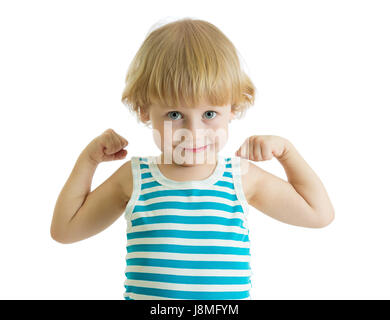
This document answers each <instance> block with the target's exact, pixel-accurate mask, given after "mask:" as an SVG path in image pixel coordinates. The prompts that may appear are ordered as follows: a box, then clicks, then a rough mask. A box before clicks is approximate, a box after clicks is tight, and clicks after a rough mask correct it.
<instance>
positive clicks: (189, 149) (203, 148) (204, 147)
mask: <svg viewBox="0 0 390 320" xmlns="http://www.w3.org/2000/svg"><path fill="white" fill-rule="evenodd" d="M208 146H209V144H208V145H205V146H203V147H199V148H183V149H184V150H186V151H190V152H201V151H203V150H206V149H207V147H208Z"/></svg>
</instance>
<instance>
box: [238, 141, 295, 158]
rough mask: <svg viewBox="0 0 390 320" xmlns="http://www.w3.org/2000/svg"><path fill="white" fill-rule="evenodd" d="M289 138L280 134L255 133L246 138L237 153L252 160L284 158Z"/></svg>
mask: <svg viewBox="0 0 390 320" xmlns="http://www.w3.org/2000/svg"><path fill="white" fill-rule="evenodd" d="M288 143H289V142H288V140H287V139H285V138H282V137H279V136H272V135H254V136H250V137H249V138H247V139H246V140H245V142H244V143H243V144H242V145H241V147H240V148H239V149H238V150H237V151H236V153H235V155H236V156H238V157H241V158H245V159H248V160H252V161H265V160H271V159H272V158H273V157H275V158H277V159H278V160H282V159H283V157H285V156H286V154H287V152H288Z"/></svg>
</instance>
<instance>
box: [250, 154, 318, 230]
mask: <svg viewBox="0 0 390 320" xmlns="http://www.w3.org/2000/svg"><path fill="white" fill-rule="evenodd" d="M246 161H247V160H246ZM248 162H249V164H248V166H249V167H248V177H246V179H247V181H249V183H250V186H251V188H250V191H249V197H248V203H249V204H250V205H251V206H253V207H255V208H256V209H258V210H260V211H261V212H263V213H265V214H267V215H268V216H270V217H272V218H274V219H277V220H279V221H282V222H285V223H288V224H291V225H296V226H302V227H312V228H313V227H318V226H320V221H319V219H318V217H317V215H316V214H315V212H314V210H313V209H312V208H311V207H310V206H309V204H308V203H307V202H306V200H305V199H304V198H303V197H302V196H301V195H300V194H299V193H298V192H297V191H296V190H295V189H294V187H293V185H292V184H290V183H289V182H287V181H285V180H283V179H281V178H279V177H277V176H275V175H273V174H271V173H269V172H267V171H265V170H263V169H261V168H260V167H258V166H257V165H255V164H253V163H251V162H250V161H248Z"/></svg>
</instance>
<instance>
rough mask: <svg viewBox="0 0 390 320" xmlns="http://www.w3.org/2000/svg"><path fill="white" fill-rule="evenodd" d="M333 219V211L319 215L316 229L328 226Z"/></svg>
mask: <svg viewBox="0 0 390 320" xmlns="http://www.w3.org/2000/svg"><path fill="white" fill-rule="evenodd" d="M334 218H335V214H334V210H331V211H329V212H327V213H325V214H321V215H320V218H319V219H318V224H317V226H316V227H317V228H325V227H327V226H328V225H330V224H331V223H332V222H333V220H334Z"/></svg>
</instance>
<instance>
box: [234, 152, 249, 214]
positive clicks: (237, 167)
mask: <svg viewBox="0 0 390 320" xmlns="http://www.w3.org/2000/svg"><path fill="white" fill-rule="evenodd" d="M232 171H233V182H234V189H235V190H236V195H237V198H238V200H239V201H240V204H241V206H242V209H243V211H244V215H245V217H246V216H247V215H248V213H249V204H248V201H247V200H246V198H245V194H244V189H243V187H242V175H241V158H240V157H237V156H235V157H232Z"/></svg>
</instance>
